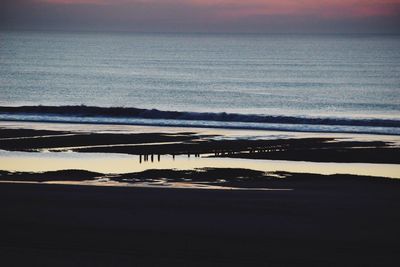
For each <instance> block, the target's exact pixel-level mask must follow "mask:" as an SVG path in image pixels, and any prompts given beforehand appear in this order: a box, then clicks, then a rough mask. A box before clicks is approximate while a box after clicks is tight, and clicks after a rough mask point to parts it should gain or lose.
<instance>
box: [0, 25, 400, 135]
mask: <svg viewBox="0 0 400 267" xmlns="http://www.w3.org/2000/svg"><path fill="white" fill-rule="evenodd" d="M20 105H32V106H37V105H50V106H62V105H87V106H97V107H135V108H141V109H148V110H150V111H151V109H158V110H162V111H182V112H184V114H185V115H184V116H178V117H173V118H167V119H169V120H167V119H166V118H165V116H161V117H157V116H147V117H146V116H144V117H143V116H139V117H137V118H136V117H129V116H127V117H124V118H112V116H111V118H107V119H105V118H104V117H107V116H101V117H93V116H91V117H90V118H86V119H85V118H84V116H80V114H73V110H71V114H72V116H65V114H64V115H63V116H54V114H53V115H52V116H50V117H49V116H48V115H49V114H41V113H39V114H28V115H29V116H31V117H29V116H28V115H27V114H14V113H11V114H10V113H3V114H0V115H1V116H0V119H3V120H7V119H13V120H38V121H49V120H50V121H51V120H56V121H57V120H60V121H69V120H72V121H80V122H88V123H96V122H98V123H101V122H110V123H128V124H130V123H131V124H135V123H136V124H140V123H142V124H156V125H176V126H185V125H186V124H188V125H190V126H211V127H218V126H222V127H225V126H226V127H241V128H263V126H264V128H266V129H275V130H279V129H286V130H310V131H328V132H329V131H337V132H340V131H347V132H372V133H389V134H400V36H395V35H288V34H286V35H279V34H271V35H250V34H139V33H83V32H79V33H77V32H37V31H36V32H34V31H33V32H28V31H26V32H22V31H21V32H0V106H20ZM196 112H197V113H200V115H198V114H197V113H196ZM221 112H228V113H234V114H236V115H238V116H236V117H235V119H229V120H228V121H226V120H224V119H215V120H214V119H213V118H215V116H214V117H213V116H211V119H210V116H209V115H210V114H220V113H221ZM204 113H208V116H209V117H204V116H202V115H204ZM191 114H195V115H196V116H195V117H194V118H193V117H191ZM254 114H255V115H257V116H261V117H263V116H267V117H268V116H269V117H278V118H281V117H290V118H292V119H291V120H289V121H288V120H279V119H278V120H276V121H272V122H271V121H268V120H267V121H262V120H261V121H260V120H259V119H254V120H253V121H252V120H246V119H243V117H241V116H240V115H246V116H248V115H254ZM50 115H51V114H50ZM56 115H59V114H56ZM103 115H104V114H103ZM217 117H218V116H217ZM222 117H223V118H224V116H222ZM257 118H258V117H257ZM293 118H295V120H293ZM310 118H314V119H315V118H317V119H318V118H322V119H328V120H331V121H332V120H333V121H335V120H336V121H338V122H337V123H336V122H334V123H328V124H326V123H324V122H323V121H322V122H321V123H319V124H318V123H308V121H307V120H308V119H310ZM296 119H297V120H296ZM353 120H365V123H361V125H356V123H354V124H355V125H354V127H353V125H352V123H351V122H352V121H353ZM204 121H206V122H204ZM340 121H342V122H343V121H349V122H350V123H344V125H343V123H340ZM382 121H390V122H391V123H389V124H387V125H386V124H385V123H383V127H382V123H379V122H382ZM376 122H378V123H376ZM254 123H256V124H257V123H258V124H257V125H253V124H254ZM310 124H311V126H310ZM360 127H361V128H360ZM362 127H364V128H362Z"/></svg>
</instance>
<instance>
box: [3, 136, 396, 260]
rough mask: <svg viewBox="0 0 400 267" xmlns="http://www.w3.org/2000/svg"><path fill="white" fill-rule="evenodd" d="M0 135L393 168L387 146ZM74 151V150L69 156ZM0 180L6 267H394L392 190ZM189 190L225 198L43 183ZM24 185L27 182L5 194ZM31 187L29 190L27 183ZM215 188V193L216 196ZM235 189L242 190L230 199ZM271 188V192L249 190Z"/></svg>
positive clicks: (379, 185)
mask: <svg viewBox="0 0 400 267" xmlns="http://www.w3.org/2000/svg"><path fill="white" fill-rule="evenodd" d="M4 130H5V129H0V149H3V150H10V151H32V152H35V153H37V152H38V151H52V149H53V150H54V151H75V152H85V153H92V152H103V153H124V154H133V155H143V157H144V156H145V155H149V156H150V155H153V156H156V155H165V154H173V155H175V154H176V155H177V154H184V155H186V154H188V155H192V157H193V155H199V154H201V155H203V156H209V157H224V158H234V157H239V158H257V159H264V158H272V159H291V160H300V161H302V160H303V161H304V160H312V161H333V162H360V161H361V162H370V163H396V164H398V163H399V162H400V157H399V148H398V146H397V144H395V143H394V142H393V143H392V142H390V141H379V138H377V140H378V141H377V140H368V141H366V140H349V139H346V140H345V139H340V138H335V137H320V136H319V137H301V138H300V137H299V138H275V139H272V140H259V139H257V140H255V139H234V140H226V139H223V138H222V139H221V138H219V137H220V136H216V135H213V134H200V133H197V132H192V131H179V132H155V133H115V132H114V133H111V132H108V133H104V132H103V133H98V132H90V131H88V132H84V131H79V132H75V131H51V130H40V131H35V130H32V129H6V131H4ZM77 147H79V148H77ZM232 167H233V168H230V169H226V168H224V169H215V168H214V169H201V170H171V169H167V170H147V171H144V172H138V173H124V174H114V175H111V176H110V175H109V174H107V173H98V172H89V171H79V170H64V171H55V172H44V173H28V172H6V171H1V172H0V181H1V183H0V212H1V219H0V237H1V238H0V263H2V264H1V265H3V264H4V265H5V266H398V265H399V264H400V260H399V258H398V255H399V254H400V247H399V246H398V238H399V236H400V227H399V225H400V213H399V212H398V211H399V210H400V194H399V192H400V180H396V179H388V178H384V177H366V176H355V175H317V174H305V173H288V172H274V173H265V172H261V171H255V170H246V169H237V168H234V166H232ZM99 178H100V179H109V181H111V182H116V183H118V182H120V183H127V184H131V185H134V184H138V183H139V184H140V183H147V184H151V183H155V182H156V183H157V182H159V181H160V180H162V181H163V182H165V183H189V184H201V185H210V186H219V187H222V189H223V190H207V189H205V190H204V189H202V190H198V189H195V188H193V187H192V188H191V189H178V188H169V187H168V186H165V187H163V188H146V187H130V186H113V187H105V186H104V187H103V186H85V185H79V186H78V185H65V184H64V185H61V184H49V183H52V182H53V183H59V182H65V181H67V182H71V183H72V182H82V181H96V179H99ZM16 181H25V182H31V183H18V184H17V183H14V182H16ZM32 182H33V183H32ZM224 188H225V189H224ZM232 189H241V190H232ZM259 189H278V190H270V191H265V190H259Z"/></svg>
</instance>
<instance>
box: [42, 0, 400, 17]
mask: <svg viewBox="0 0 400 267" xmlns="http://www.w3.org/2000/svg"><path fill="white" fill-rule="evenodd" d="M37 1H38V2H46V3H53V4H65V5H68V4H70V5H71V4H88V5H109V6H115V5H134V4H148V5H157V4H162V5H165V4H173V5H179V4H181V5H185V6H188V5H189V6H193V7H199V8H201V7H212V8H215V9H217V10H219V11H220V12H221V13H222V14H224V13H225V14H231V15H236V16H248V15H263V14H264V15H293V14H295V15H310V14H319V15H321V16H343V15H346V16H355V17H357V16H391V15H396V13H397V12H399V10H398V9H396V7H398V6H399V5H400V0H244V1H243V0H213V1H212V0H37ZM232 11H235V12H232Z"/></svg>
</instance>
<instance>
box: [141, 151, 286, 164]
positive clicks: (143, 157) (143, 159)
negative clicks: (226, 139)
mask: <svg viewBox="0 0 400 267" xmlns="http://www.w3.org/2000/svg"><path fill="white" fill-rule="evenodd" d="M245 151H248V153H250V154H254V153H265V152H271V151H279V149H277V148H276V147H275V149H271V147H269V148H259V147H258V148H247V149H245V150H241V151H234V150H224V149H221V150H214V151H213V152H214V156H225V155H226V156H229V155H234V154H237V153H243V152H245ZM206 154H208V153H206ZM154 155H155V154H144V155H139V163H142V162H147V161H149V160H150V161H151V162H154ZM171 155H172V158H173V159H174V160H175V154H171ZM191 155H193V156H194V157H195V158H199V157H200V153H189V152H188V153H187V156H188V158H190V156H191ZM157 161H158V162H159V161H161V154H157Z"/></svg>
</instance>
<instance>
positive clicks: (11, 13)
mask: <svg viewBox="0 0 400 267" xmlns="http://www.w3.org/2000/svg"><path fill="white" fill-rule="evenodd" d="M0 28H1V29H24V30H35V29H37V30H78V31H79V30H82V31H133V32H212V33H214V32H215V33H220V32H221V33H222V32H226V33H242V32H243V33H400V0H214V1H211V0H0Z"/></svg>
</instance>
